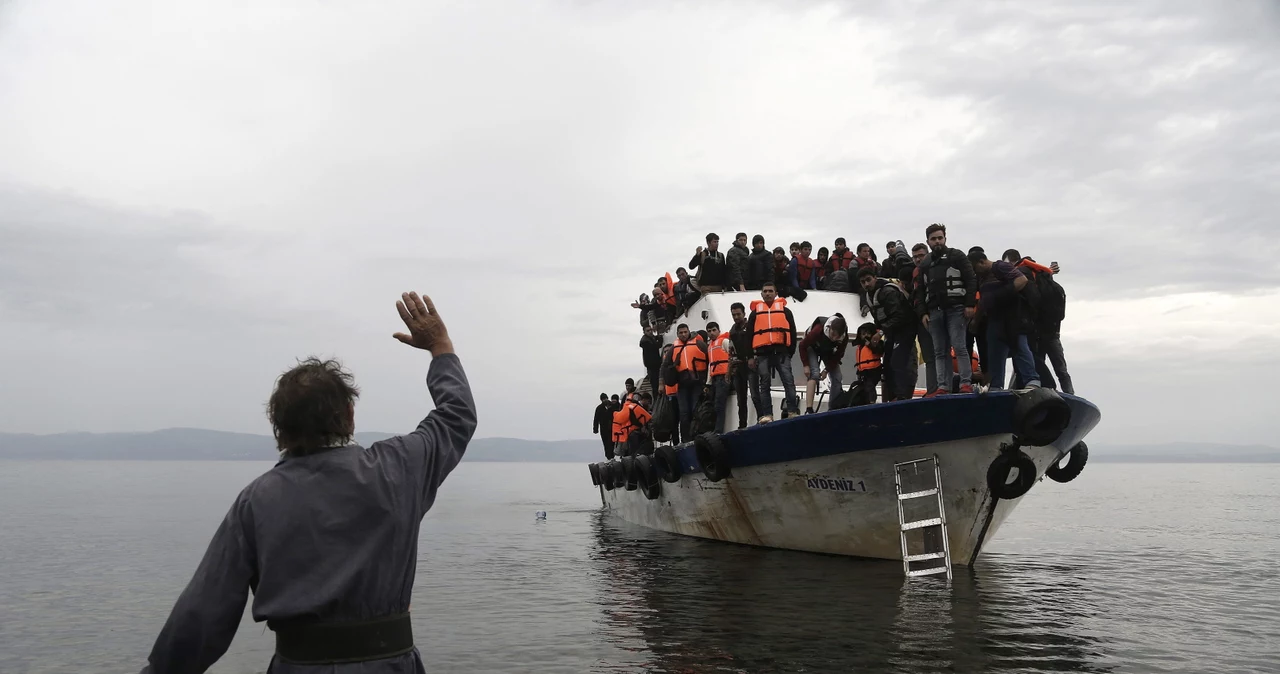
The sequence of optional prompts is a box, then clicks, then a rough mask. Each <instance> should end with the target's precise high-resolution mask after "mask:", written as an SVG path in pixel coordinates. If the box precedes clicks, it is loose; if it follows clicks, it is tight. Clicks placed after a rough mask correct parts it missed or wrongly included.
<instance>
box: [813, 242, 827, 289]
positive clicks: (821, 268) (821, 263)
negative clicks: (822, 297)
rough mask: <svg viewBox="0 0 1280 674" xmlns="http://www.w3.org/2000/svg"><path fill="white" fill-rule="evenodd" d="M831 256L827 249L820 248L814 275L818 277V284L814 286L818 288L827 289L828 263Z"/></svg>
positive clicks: (814, 265) (814, 266) (814, 263)
mask: <svg viewBox="0 0 1280 674" xmlns="http://www.w3.org/2000/svg"><path fill="white" fill-rule="evenodd" d="M829 255H830V252H829V251H827V249H826V248H819V249H818V257H817V258H815V259H814V261H813V273H814V274H817V275H818V281H817V284H816V285H815V286H814V287H816V288H825V287H826V284H825V283H824V281H825V279H826V277H827V262H828V256H829Z"/></svg>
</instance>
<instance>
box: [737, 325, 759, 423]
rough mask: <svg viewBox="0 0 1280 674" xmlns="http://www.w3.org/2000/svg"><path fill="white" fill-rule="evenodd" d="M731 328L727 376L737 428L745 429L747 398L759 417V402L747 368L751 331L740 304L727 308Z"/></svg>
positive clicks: (752, 374) (751, 375)
mask: <svg viewBox="0 0 1280 674" xmlns="http://www.w3.org/2000/svg"><path fill="white" fill-rule="evenodd" d="M729 314H730V315H732V316H733V327H731V328H729V341H731V342H733V356H732V357H731V358H730V359H729V376H730V378H731V379H732V380H733V393H734V396H736V397H737V398H738V428H739V429H743V428H746V427H747V397H748V396H750V398H751V406H752V407H754V408H755V410H756V416H759V415H760V401H759V399H758V398H757V391H756V373H755V372H753V371H752V370H751V368H749V367H747V360H748V359H749V358H751V329H750V328H748V327H747V308H746V307H744V306H742V302H734V303H733V304H732V305H731V306H730V307H729Z"/></svg>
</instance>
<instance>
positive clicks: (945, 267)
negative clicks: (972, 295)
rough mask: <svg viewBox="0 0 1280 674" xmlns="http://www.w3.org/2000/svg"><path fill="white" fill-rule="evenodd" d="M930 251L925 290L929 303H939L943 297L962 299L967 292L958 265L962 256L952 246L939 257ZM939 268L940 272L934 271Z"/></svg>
mask: <svg viewBox="0 0 1280 674" xmlns="http://www.w3.org/2000/svg"><path fill="white" fill-rule="evenodd" d="M933 255H934V254H933V253H930V259H929V274H928V277H927V279H926V283H927V285H926V292H927V295H926V297H927V299H928V302H929V304H931V305H932V304H934V303H941V302H943V301H944V300H945V299H952V300H961V301H963V300H964V296H965V295H967V294H968V291H967V290H966V289H965V285H964V274H963V273H962V272H961V271H960V267H959V266H958V265H960V264H963V263H962V262H960V261H959V260H960V259H961V258H963V257H964V255H963V254H962V253H960V252H959V251H957V250H955V249H954V248H952V249H948V250H947V251H946V253H945V254H943V255H942V257H941V258H939V257H934V256H933ZM939 268H941V272H938V271H935V270H937V269H939Z"/></svg>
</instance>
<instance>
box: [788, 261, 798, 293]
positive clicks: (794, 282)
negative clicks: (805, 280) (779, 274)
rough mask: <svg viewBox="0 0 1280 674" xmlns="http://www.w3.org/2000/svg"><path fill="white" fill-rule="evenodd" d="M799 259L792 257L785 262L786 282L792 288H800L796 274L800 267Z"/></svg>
mask: <svg viewBox="0 0 1280 674" xmlns="http://www.w3.org/2000/svg"><path fill="white" fill-rule="evenodd" d="M799 259H800V258H798V257H793V258H791V260H790V261H788V262H787V281H788V282H789V285H790V286H791V287H792V288H799V287H800V276H799V273H798V272H797V269H799V267H800V263H799V262H798V260H799Z"/></svg>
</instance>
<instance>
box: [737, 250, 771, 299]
mask: <svg viewBox="0 0 1280 674" xmlns="http://www.w3.org/2000/svg"><path fill="white" fill-rule="evenodd" d="M772 280H773V253H772V252H770V251H769V250H768V249H767V248H761V249H760V250H753V251H751V254H750V255H748V256H747V261H746V273H745V274H744V281H745V282H746V284H747V290H759V289H761V288H763V287H764V284H765V282H766V281H772Z"/></svg>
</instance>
